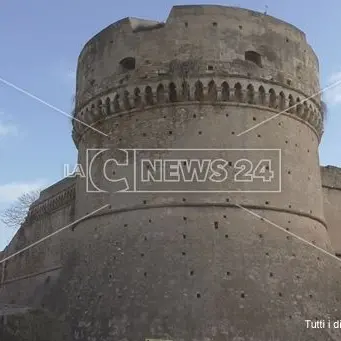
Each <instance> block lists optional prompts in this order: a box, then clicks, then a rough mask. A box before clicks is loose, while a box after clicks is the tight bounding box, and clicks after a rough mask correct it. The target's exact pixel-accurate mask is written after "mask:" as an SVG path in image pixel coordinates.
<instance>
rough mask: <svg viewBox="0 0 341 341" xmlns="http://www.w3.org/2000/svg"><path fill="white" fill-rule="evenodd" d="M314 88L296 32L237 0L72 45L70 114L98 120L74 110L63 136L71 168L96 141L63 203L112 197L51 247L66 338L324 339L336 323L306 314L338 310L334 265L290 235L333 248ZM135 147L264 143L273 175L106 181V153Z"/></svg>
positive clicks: (311, 60) (136, 22)
mask: <svg viewBox="0 0 341 341" xmlns="http://www.w3.org/2000/svg"><path fill="white" fill-rule="evenodd" d="M318 91H319V75H318V60H317V57H316V55H315V54H314V52H313V50H312V49H311V47H310V46H309V44H308V43H307V41H306V37H305V34H304V33H303V32H301V31H300V30H299V29H297V28H296V27H294V26H292V25H290V24H287V23H285V22H283V21H280V20H278V19H275V18H273V17H270V16H268V15H263V14H260V13H256V12H253V11H249V10H244V9H240V8H232V7H223V6H176V7H173V9H172V11H171V13H170V15H169V17H168V19H167V21H166V22H165V23H158V22H151V21H146V20H140V19H135V18H126V19H123V20H121V21H119V22H117V23H114V24H112V25H110V26H109V27H107V28H106V29H104V30H103V31H101V32H100V33H99V34H97V35H96V36H95V37H93V38H92V39H91V40H90V41H89V42H88V43H87V44H86V45H85V47H84V49H83V51H82V52H81V54H80V57H79V63H78V71H77V98H76V110H75V117H76V118H77V120H80V121H83V122H85V123H86V124H87V125H89V126H91V127H92V128H95V129H96V130H97V131H95V130H94V129H92V128H90V127H89V126H86V125H83V124H81V123H80V122H79V121H77V120H74V125H73V127H74V129H73V139H74V142H75V144H76V145H77V148H78V151H79V163H80V164H82V165H83V166H84V167H86V165H89V153H88V150H89V149H98V150H99V149H101V148H103V149H108V150H106V151H105V153H103V154H101V155H100V156H98V157H96V158H93V159H92V160H91V177H92V179H91V181H92V182H91V184H92V185H93V184H95V185H96V188H97V189H100V191H97V192H96V191H92V192H91V193H89V182H88V180H87V179H84V178H79V179H78V182H77V188H76V198H77V201H76V215H77V217H82V216H84V215H86V214H89V213H91V212H93V211H94V210H96V209H98V208H100V207H101V206H103V205H106V204H109V205H110V206H109V207H107V208H106V209H105V210H104V211H101V212H98V213H97V214H96V215H94V216H91V217H89V218H87V219H84V220H83V221H82V222H81V223H79V224H78V225H77V227H76V228H75V231H74V233H73V234H72V237H71V238H70V239H69V240H67V241H66V244H68V243H69V244H68V245H65V249H72V250H73V252H72V253H71V254H70V253H65V255H66V256H65V260H64V261H65V263H66V264H69V266H70V271H69V272H65V274H64V276H66V277H65V281H64V283H65V287H64V289H65V290H64V294H63V295H62V296H63V297H64V298H65V300H67V302H68V304H67V306H68V310H67V314H66V315H67V316H68V317H70V321H71V322H72V325H73V326H74V329H75V333H77V335H78V337H79V338H78V339H79V340H88V339H90V337H97V338H103V339H106V338H109V339H110V338H112V339H113V340H144V339H163V340H174V341H175V340H179V341H180V340H198V341H199V340H294V339H300V340H311V339H316V340H317V339H319V340H321V339H324V340H327V339H332V337H333V336H332V335H333V333H334V334H335V333H336V331H333V330H332V329H330V330H328V329H319V330H316V329H315V330H313V329H311V328H307V326H306V322H305V320H314V321H315V320H316V319H327V318H329V317H330V318H332V319H333V318H334V319H337V318H340V316H337V313H338V308H337V302H338V300H339V298H338V292H337V291H336V288H337V277H340V276H339V275H338V274H339V265H338V264H337V262H336V261H335V260H332V259H330V258H328V256H327V255H325V254H324V253H323V252H321V251H319V250H317V249H316V248H314V247H312V246H310V245H307V244H305V243H303V242H302V241H300V240H298V239H296V238H295V237H293V236H290V234H289V233H294V234H296V235H298V236H300V237H302V238H304V239H305V240H307V241H308V242H310V243H312V244H315V245H316V246H318V247H320V248H322V249H325V250H328V251H332V250H331V246H330V241H329V238H328V235H327V231H326V224H325V220H324V214H323V201H322V194H321V179H320V169H319V158H318V145H319V141H320V139H321V135H322V131H323V113H322V111H321V100H320V97H319V96H315V97H312V96H313V95H314V94H316V93H317V92H318ZM302 101H303V102H302ZM296 104H298V105H296ZM279 113H281V114H280V115H277V114H279ZM274 115H277V116H276V117H275V118H273V119H270V117H272V116H274ZM264 121H265V122H264ZM257 124H259V126H255V125H257ZM246 130H248V131H247V132H245V131H246ZM244 132H245V133H244ZM135 148H139V149H155V148H159V149H238V150H240V154H239V156H240V157H243V156H244V157H245V155H246V154H245V150H246V149H253V150H255V149H257V150H258V149H277V150H280V151H281V160H280V161H281V166H280V167H279V168H278V169H276V171H277V173H278V174H277V175H278V177H279V178H280V180H281V186H280V189H279V191H277V192H273V191H267V190H264V191H262V190H261V188H260V191H257V192H256V193H255V192H252V191H249V189H251V188H252V189H254V188H253V187H252V186H253V184H252V183H242V184H240V185H238V186H237V187H238V188H239V189H241V190H242V191H233V192H230V193H222V192H220V193H214V192H212V191H211V192H209V193H203V192H200V193H193V191H191V192H190V193H186V192H185V191H183V192H182V193H169V192H167V193H118V192H117V186H118V185H117V183H114V182H111V181H108V179H107V178H106V176H104V174H103V169H104V168H105V169H107V168H106V167H104V166H105V165H106V161H107V160H108V159H110V158H111V157H115V158H116V160H117V162H118V163H122V164H123V163H124V161H125V159H124V155H125V154H124V153H123V152H122V151H119V149H135ZM261 153H263V152H261ZM170 154H172V152H171V151H164V150H163V151H162V152H160V151H155V150H148V151H146V152H144V153H142V154H139V155H143V156H146V155H148V156H149V157H154V156H155V155H161V156H162V157H166V158H167V157H168V156H169V155H170ZM91 155H94V154H91ZM172 155H173V154H172ZM252 155H254V154H252ZM262 155H263V154H262ZM264 155H265V154H264ZM252 157H253V156H252ZM128 159H129V158H128ZM129 160H131V159H129ZM137 161H140V158H139V156H138V157H137ZM229 166H230V167H232V168H233V167H234V165H233V163H231V164H230V165H229ZM118 168H119V167H117V169H118ZM133 168H134V164H133V163H131V164H129V162H128V165H126V168H124V170H123V171H122V174H130V173H131V170H132V169H133ZM88 175H89V174H88ZM106 175H108V174H106ZM110 175H111V176H112V174H110ZM269 222H271V223H269ZM286 232H287V233H286ZM73 257H76V259H77V261H71V260H73ZM71 258H72V259H71ZM66 273H68V275H66ZM60 302H64V301H63V299H61V300H60ZM56 304H57V307H58V303H56ZM59 308H60V310H61V311H63V309H65V305H62V304H61V305H60V306H59ZM79 321H82V323H81V324H80V323H79Z"/></svg>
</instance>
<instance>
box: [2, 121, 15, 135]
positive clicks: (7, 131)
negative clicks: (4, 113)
mask: <svg viewBox="0 0 341 341" xmlns="http://www.w3.org/2000/svg"><path fill="white" fill-rule="evenodd" d="M17 134H18V129H17V127H16V126H14V125H12V124H8V123H4V122H1V121H0V137H1V136H8V135H17Z"/></svg>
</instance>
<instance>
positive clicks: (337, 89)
mask: <svg viewBox="0 0 341 341" xmlns="http://www.w3.org/2000/svg"><path fill="white" fill-rule="evenodd" d="M335 83H338V84H336V85H335V86H333V84H335ZM328 86H333V87H332V88H330V89H327V90H326V91H325V93H324V98H325V100H326V102H327V103H328V104H329V105H337V104H341V71H339V72H335V73H334V74H332V75H331V77H329V80H328Z"/></svg>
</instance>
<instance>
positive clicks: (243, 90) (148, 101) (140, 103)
mask: <svg viewBox="0 0 341 341" xmlns="http://www.w3.org/2000/svg"><path fill="white" fill-rule="evenodd" d="M186 103H192V104H195V103H197V104H201V105H204V104H209V105H212V104H219V105H232V106H233V105H247V106H258V107H262V108H266V110H269V111H273V112H275V113H282V114H286V115H290V116H292V117H293V118H297V119H301V120H303V121H305V122H306V123H307V124H309V125H310V126H311V127H312V129H314V130H315V132H316V134H317V135H318V137H319V139H320V137H321V135H322V132H323V114H322V111H321V107H320V104H319V102H318V101H317V100H316V99H315V98H313V97H312V98H308V97H307V96H305V95H304V94H303V93H301V92H299V91H297V90H295V89H292V88H288V87H283V86H282V85H281V84H279V83H275V82H264V81H262V80H254V79H253V80H250V79H247V78H241V77H238V76H236V77H229V78H226V79H224V78H222V77H205V78H204V77H203V78H201V79H195V78H193V79H183V80H181V79H178V80H177V81H164V82H160V83H152V84H150V85H148V84H145V85H141V86H134V85H128V86H122V87H119V88H113V89H112V91H109V92H105V93H104V94H102V95H99V96H97V97H95V98H93V100H92V101H90V102H88V103H87V105H85V106H84V107H82V108H80V109H79V110H78V111H77V112H76V114H75V118H77V120H73V127H74V131H73V136H74V140H75V141H77V140H78V139H79V138H80V137H81V135H82V134H83V133H84V132H85V131H86V130H87V129H88V127H87V126H86V125H84V124H82V122H84V123H86V124H87V125H93V124H95V123H96V122H98V121H100V120H102V119H105V118H107V117H109V116H112V115H117V114H119V115H123V114H125V113H129V112H132V111H138V110H146V109H147V108H148V107H152V106H153V107H154V106H164V105H186ZM76 143H77V142H76Z"/></svg>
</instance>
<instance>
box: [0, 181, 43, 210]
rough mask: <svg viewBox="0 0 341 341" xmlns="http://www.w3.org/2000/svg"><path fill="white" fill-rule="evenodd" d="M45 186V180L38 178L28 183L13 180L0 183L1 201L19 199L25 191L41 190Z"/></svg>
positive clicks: (8, 201)
mask: <svg viewBox="0 0 341 341" xmlns="http://www.w3.org/2000/svg"><path fill="white" fill-rule="evenodd" d="M45 186H46V181H45V180H36V181H34V182H28V183H24V182H22V183H20V182H13V183H7V184H3V185H0V203H1V204H3V203H10V202H12V201H15V200H16V199H18V198H19V197H20V196H21V195H22V194H24V193H29V192H31V191H35V190H39V189H42V188H44V187H45Z"/></svg>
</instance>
